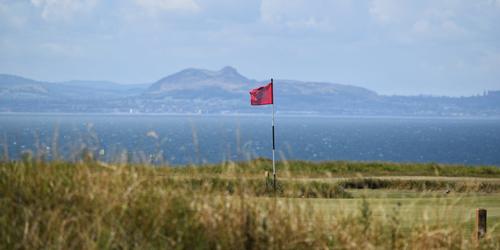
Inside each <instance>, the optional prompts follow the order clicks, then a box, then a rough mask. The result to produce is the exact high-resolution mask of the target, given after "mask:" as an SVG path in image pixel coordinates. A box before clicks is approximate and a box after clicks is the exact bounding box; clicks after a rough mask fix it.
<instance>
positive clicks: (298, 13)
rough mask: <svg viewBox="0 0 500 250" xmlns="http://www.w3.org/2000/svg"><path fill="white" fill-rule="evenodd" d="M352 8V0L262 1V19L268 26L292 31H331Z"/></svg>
mask: <svg viewBox="0 0 500 250" xmlns="http://www.w3.org/2000/svg"><path fill="white" fill-rule="evenodd" d="M350 7H351V1H350V0H317V1H307V0H262V3H261V6H260V18H261V20H262V21H263V22H265V23H267V24H271V25H277V26H284V27H287V28H291V29H319V30H326V31H331V30H334V29H335V26H336V25H337V24H338V23H337V22H336V21H337V20H338V19H341V18H342V17H344V16H345V14H344V13H343V11H344V10H346V9H349V8H350Z"/></svg>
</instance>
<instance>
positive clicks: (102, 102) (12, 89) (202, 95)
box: [0, 67, 500, 117]
mask: <svg viewBox="0 0 500 250" xmlns="http://www.w3.org/2000/svg"><path fill="white" fill-rule="evenodd" d="M264 82H265V81H257V80H252V79H249V78H246V77H244V76H242V75H241V74H239V73H238V71H237V70H236V69H234V68H232V67H225V68H223V69H221V70H218V71H210V70H203V69H193V68H190V69H185V70H182V71H180V72H177V73H175V74H172V75H170V76H167V77H165V78H162V79H160V80H158V81H157V82H155V83H151V84H118V83H113V82H106V81H68V82H58V83H54V82H43V81H37V80H32V79H27V78H23V77H20V76H14V75H6V74H0V114H12V113H57V114H63V113H71V114H89V113H96V114H129V115H130V114H160V115H168V114H172V115H199V114H222V115H224V114H226V115H236V114H237V115H252V114H261V113H264V112H265V113H267V110H266V109H265V108H257V109H255V108H254V109H252V108H251V107H250V105H249V96H248V91H249V90H250V89H251V88H253V87H255V86H258V85H259V84H261V83H264ZM278 82H279V85H278V86H277V87H276V93H275V95H276V105H277V112H278V113H281V114H282V115H285V114H288V115H327V116H410V117H500V91H485V92H484V93H483V94H481V95H474V96H467V97H447V96H427V95H419V96H387V95H379V94H377V93H376V92H374V91H371V90H369V89H366V88H361V87H356V86H352V85H344V84H336V83H324V82H308V81H293V80H279V81H278Z"/></svg>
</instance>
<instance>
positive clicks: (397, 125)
mask: <svg viewBox="0 0 500 250" xmlns="http://www.w3.org/2000/svg"><path fill="white" fill-rule="evenodd" d="M276 139H277V153H278V154H277V156H278V159H302V160H314V161H321V160H361V161H373V160H375V161H396V162H440V163H462V164H473V165H480V164H490V165H499V166H500V119H458V118H449V119H448V118H447V119H444V118H429V119H428V118H373V117H359V118H346V117H298V116H297V117H292V116H278V117H277V126H276ZM0 144H4V145H5V144H6V145H7V147H1V148H0V152H5V149H7V150H8V155H9V157H10V158H13V159H16V158H19V157H20V155H21V154H22V153H23V152H26V151H31V152H33V153H35V154H36V153H39V154H45V155H46V157H48V158H51V157H63V158H66V159H70V160H72V159H77V158H78V157H80V155H81V152H82V150H83V149H84V148H87V149H89V150H91V151H92V152H94V154H96V155H98V158H99V159H100V160H104V161H135V162H148V161H149V162H168V163H171V164H186V163H204V162H221V161H224V160H245V159H249V158H254V157H267V158H270V157H271V151H270V149H271V120H270V116H267V117H264V116H175V115H169V116H167V115H165V116H152V115H151V116H148V115H145V116H140V115H40V114H36V115H28V114H23V115H17V114H16V115H5V114H4V115H0ZM2 155H5V153H2Z"/></svg>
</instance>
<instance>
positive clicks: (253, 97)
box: [250, 78, 276, 191]
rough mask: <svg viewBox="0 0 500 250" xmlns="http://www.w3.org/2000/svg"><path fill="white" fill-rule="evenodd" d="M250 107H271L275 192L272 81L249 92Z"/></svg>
mask: <svg viewBox="0 0 500 250" xmlns="http://www.w3.org/2000/svg"><path fill="white" fill-rule="evenodd" d="M250 104H251V105H268V104H272V105H273V119H272V135H273V137H272V138H273V189H274V191H276V163H275V153H274V151H275V149H276V147H275V139H274V93H273V79H272V78H271V82H270V83H269V84H267V85H266V86H262V87H259V88H256V89H252V90H250ZM266 183H267V182H266Z"/></svg>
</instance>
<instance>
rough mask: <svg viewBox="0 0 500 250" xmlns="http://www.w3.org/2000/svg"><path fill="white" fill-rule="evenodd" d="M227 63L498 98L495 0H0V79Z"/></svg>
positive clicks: (381, 86)
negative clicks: (493, 94) (495, 93)
mask: <svg viewBox="0 0 500 250" xmlns="http://www.w3.org/2000/svg"><path fill="white" fill-rule="evenodd" d="M228 65H230V66H233V67H235V68H236V69H238V71H239V72H240V73H241V74H243V75H245V76H246V77H248V78H251V79H257V80H264V79H269V78H271V77H273V78H275V79H293V80H309V81H327V82H334V83H342V84H350V85H356V86H361V87H366V88H368V89H371V90H374V91H376V92H378V93H380V94H387V95H392V94H398V95H420V94H423V95H450V96H469V95H475V94H482V93H483V91H485V90H500V0H413V1H405V0H260V1H258V0H255V1H253V0H0V73H7V74H16V75H21V76H25V77H29V78H33V79H37V80H45V81H65V80H75V79H79V80H82V79H85V80H109V81H115V82H120V83H150V82H154V81H156V80H158V79H160V78H162V77H164V76H167V75H169V74H172V73H175V72H177V71H179V70H182V69H185V68H190V67H195V68H204V69H211V70H218V69H220V68H222V67H224V66H228ZM278 83H279V82H277V83H276V84H278Z"/></svg>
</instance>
